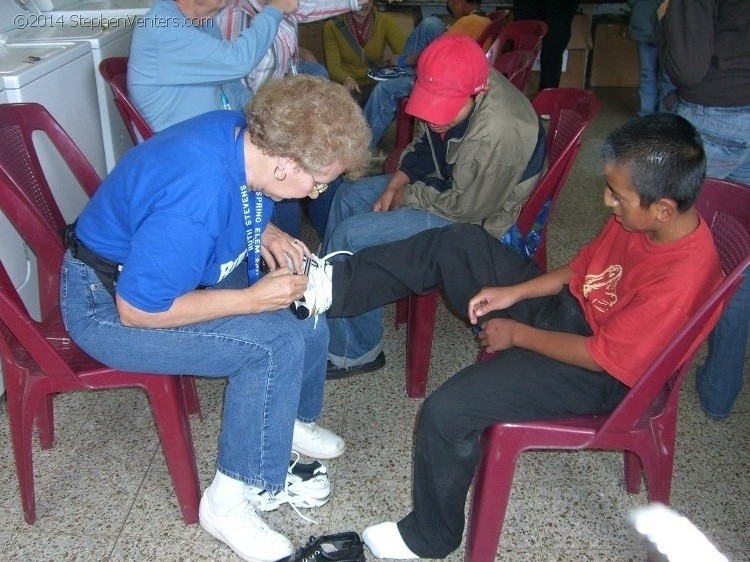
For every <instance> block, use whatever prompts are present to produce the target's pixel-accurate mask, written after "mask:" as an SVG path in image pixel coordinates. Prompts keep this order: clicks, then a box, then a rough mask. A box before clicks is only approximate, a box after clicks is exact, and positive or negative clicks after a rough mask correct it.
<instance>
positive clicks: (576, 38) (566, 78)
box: [529, 14, 593, 89]
mask: <svg viewBox="0 0 750 562" xmlns="http://www.w3.org/2000/svg"><path fill="white" fill-rule="evenodd" d="M592 46H593V42H592V40H591V20H590V19H589V16H587V15H584V14H578V15H576V17H575V18H573V24H572V25H571V27H570V41H568V48H567V49H565V53H564V54H563V65H562V74H561V76H560V87H561V88H583V87H584V85H585V82H586V67H587V66H588V62H589V51H591V47H592ZM533 69H534V72H533V74H532V78H531V80H530V81H529V82H530V83H531V84H534V89H536V87H537V86H538V85H539V56H537V60H536V61H534V67H533Z"/></svg>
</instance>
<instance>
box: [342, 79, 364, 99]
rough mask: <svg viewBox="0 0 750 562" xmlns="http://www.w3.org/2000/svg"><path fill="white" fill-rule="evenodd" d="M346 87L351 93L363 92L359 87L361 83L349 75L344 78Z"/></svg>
mask: <svg viewBox="0 0 750 562" xmlns="http://www.w3.org/2000/svg"><path fill="white" fill-rule="evenodd" d="M344 88H346V89H347V90H348V91H349V93H350V94H351V95H354V94H360V93H362V92H361V90H360V89H359V84H357V81H356V80H355V79H354V78H352V77H351V76H347V77H346V78H345V79H344Z"/></svg>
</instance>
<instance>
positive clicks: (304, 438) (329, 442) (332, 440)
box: [292, 420, 345, 459]
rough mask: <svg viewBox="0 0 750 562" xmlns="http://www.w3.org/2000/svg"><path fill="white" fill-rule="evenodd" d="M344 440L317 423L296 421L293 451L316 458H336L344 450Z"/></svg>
mask: <svg viewBox="0 0 750 562" xmlns="http://www.w3.org/2000/svg"><path fill="white" fill-rule="evenodd" d="M344 446H345V445H344V440H343V439H341V437H339V436H338V435H336V434H335V433H334V432H333V431H330V430H328V429H325V428H324V427H320V426H319V425H318V424H316V423H304V422H301V421H299V420H295V421H294V435H293V436H292V451H296V452H298V453H299V454H301V455H305V456H306V457H312V458H314V459H335V458H336V457H338V456H339V455H340V454H341V453H343V452H344Z"/></svg>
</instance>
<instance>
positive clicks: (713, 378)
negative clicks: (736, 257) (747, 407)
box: [695, 277, 750, 419]
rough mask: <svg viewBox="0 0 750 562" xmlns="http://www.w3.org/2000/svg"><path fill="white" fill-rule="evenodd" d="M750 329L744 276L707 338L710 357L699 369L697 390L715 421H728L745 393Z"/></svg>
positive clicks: (749, 285) (748, 285)
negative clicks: (736, 403) (746, 352)
mask: <svg viewBox="0 0 750 562" xmlns="http://www.w3.org/2000/svg"><path fill="white" fill-rule="evenodd" d="M749 327H750V277H745V279H744V281H743V282H742V284H741V285H740V286H739V287H738V288H737V292H736V293H735V294H734V296H733V297H732V300H731V301H729V305H728V306H727V308H726V309H724V313H723V314H722V315H721V319H720V320H719V323H718V324H717V325H716V328H714V330H713V332H711V335H710V336H709V338H708V357H707V358H706V362H705V363H704V364H703V365H702V366H701V367H699V368H698V371H697V372H696V376H695V389H696V390H697V391H698V397H699V398H700V402H701V407H702V408H703V410H704V411H705V412H706V414H708V415H709V416H711V417H712V418H717V419H721V418H726V417H727V416H728V415H729V413H730V412H731V410H732V405H733V404H734V401H735V400H736V399H737V396H738V395H739V393H740V390H742V383H743V378H744V374H745V350H746V348H747V338H748V332H749V329H748V328H749Z"/></svg>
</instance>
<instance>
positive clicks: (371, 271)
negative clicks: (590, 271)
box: [329, 224, 628, 558]
mask: <svg viewBox="0 0 750 562" xmlns="http://www.w3.org/2000/svg"><path fill="white" fill-rule="evenodd" d="M538 274H539V273H538V271H537V269H536V267H535V266H534V265H533V264H531V263H529V262H528V261H526V260H525V259H524V258H521V257H520V256H518V255H516V254H515V253H513V251H511V250H509V249H508V248H506V247H505V246H502V245H501V244H499V243H498V242H497V240H495V239H493V238H492V237H490V236H489V235H488V234H487V233H486V232H485V231H484V230H483V229H482V228H480V227H478V226H473V225H467V224H456V225H451V226H448V227H445V228H442V229H435V230H428V231H425V232H423V233H421V234H417V235H416V236H413V237H411V238H408V239H406V240H402V241H400V242H394V243H392V244H385V245H382V246H374V247H372V248H367V249H366V250H362V251H361V252H358V253H357V254H355V255H354V256H352V257H350V258H347V259H345V260H342V261H341V262H337V264H336V265H335V266H334V270H333V289H334V295H333V305H332V306H331V309H330V311H329V315H331V316H353V315H357V314H360V313H362V312H364V311H366V310H369V309H370V308H374V307H377V306H381V305H383V304H385V303H388V302H392V301H393V300H396V299H398V298H401V297H403V296H406V295H408V294H410V293H412V292H414V293H424V292H427V291H429V290H431V289H433V288H435V287H438V286H442V287H443V289H444V291H445V294H446V296H447V298H448V301H449V302H450V304H451V306H452V307H453V308H454V309H455V310H456V311H457V312H459V313H460V314H462V315H463V316H465V315H466V310H467V306H468V301H469V300H470V299H471V297H473V296H474V295H475V294H476V293H478V292H479V290H480V289H481V288H482V287H490V286H503V285H513V284H516V283H520V282H522V281H524V280H527V279H530V278H533V277H535V276H537V275H538ZM349 288H351V290H349ZM490 316H496V317H506V318H508V317H509V318H513V319H515V320H518V321H519V322H523V323H525V324H529V325H533V326H536V327H538V328H542V329H547V330H555V331H562V332H568V333H575V334H580V335H590V333H591V331H590V329H589V327H588V325H587V323H586V320H585V318H584V316H583V313H582V311H581V308H580V306H579V305H578V303H577V301H576V300H575V299H574V298H573V297H572V296H571V295H570V293H569V292H568V291H567V288H566V289H564V290H563V291H562V292H561V293H560V294H558V295H554V296H551V297H543V298H536V299H529V300H527V301H523V302H520V303H518V304H516V305H514V306H513V307H511V308H509V309H508V310H505V311H498V312H494V313H492V314H491V315H490ZM467 340H468V338H467ZM627 390H628V389H627V387H626V386H625V385H623V384H622V383H620V382H619V381H617V380H616V379H614V378H613V377H611V376H609V375H608V374H607V373H602V372H595V371H589V370H587V369H583V368H580V367H575V366H572V365H568V364H567V363H562V362H560V361H556V360H554V359H550V358H549V357H546V356H544V355H540V354H537V353H534V352H531V351H528V350H525V349H519V348H511V349H509V350H506V351H503V352H501V353H498V354H495V355H494V356H493V358H492V359H491V360H490V361H487V362H484V363H475V364H473V365H470V366H468V367H466V368H464V369H462V370H461V371H459V372H458V373H457V374H455V375H454V376H453V377H452V378H450V379H449V380H448V381H447V382H445V383H444V384H443V385H442V386H441V387H440V388H438V389H437V390H436V391H435V392H433V393H432V394H431V395H430V397H429V398H428V399H427V400H426V401H425V403H424V406H423V407H422V412H421V414H420V418H419V422H418V425H417V441H416V451H415V455H414V510H413V511H412V512H411V513H410V514H409V515H407V516H406V517H405V518H404V519H402V520H401V521H400V522H399V523H398V527H399V531H400V532H401V536H402V537H403V539H404V541H405V542H406V544H407V546H408V547H409V548H410V549H411V550H412V551H413V552H414V553H415V554H417V555H419V556H420V557H422V558H443V557H445V556H447V555H448V554H450V553H451V552H452V551H454V550H455V549H456V548H458V546H459V545H460V543H461V536H462V534H463V529H464V506H465V504H466V495H467V493H468V491H469V486H470V485H471V481H472V479H473V477H474V471H475V469H476V465H477V460H478V457H479V437H480V435H481V433H482V431H483V430H484V429H485V428H487V427H488V426H490V425H493V424H495V423H498V422H507V421H524V420H532V419H534V420H539V419H550V418H559V417H567V416H572V415H577V414H591V413H604V412H609V411H611V410H612V409H614V407H615V406H616V405H617V404H618V403H619V402H620V400H621V399H622V398H623V397H624V396H625V393H626V392H627Z"/></svg>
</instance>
